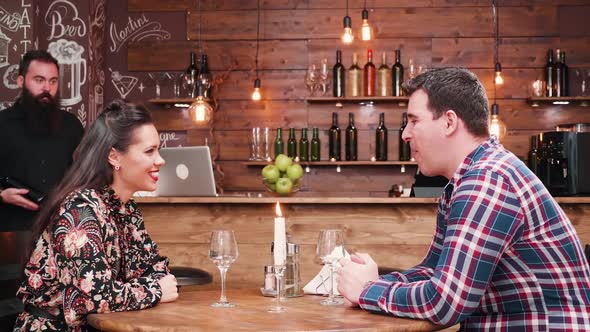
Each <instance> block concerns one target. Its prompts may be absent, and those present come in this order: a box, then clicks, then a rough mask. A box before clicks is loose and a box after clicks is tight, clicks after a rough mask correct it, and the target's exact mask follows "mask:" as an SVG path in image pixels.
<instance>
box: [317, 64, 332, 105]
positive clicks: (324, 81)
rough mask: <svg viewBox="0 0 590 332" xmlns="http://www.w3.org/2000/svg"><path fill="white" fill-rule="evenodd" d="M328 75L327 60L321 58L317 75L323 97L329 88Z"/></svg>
mask: <svg viewBox="0 0 590 332" xmlns="http://www.w3.org/2000/svg"><path fill="white" fill-rule="evenodd" d="M330 73H331V72H330V69H329V68H328V59H326V58H323V59H322V64H321V66H320V75H319V85H320V87H321V88H322V96H325V95H326V93H328V90H329V88H330Z"/></svg>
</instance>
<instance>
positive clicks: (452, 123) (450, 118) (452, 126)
mask: <svg viewBox="0 0 590 332" xmlns="http://www.w3.org/2000/svg"><path fill="white" fill-rule="evenodd" d="M443 116H444V118H445V125H446V129H445V133H446V134H447V135H449V136H450V135H452V134H453V133H454V132H456V131H457V129H459V121H460V120H459V117H458V116H457V113H455V111H453V110H448V111H446V112H445V114H444V115H443Z"/></svg>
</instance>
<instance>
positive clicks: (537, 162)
mask: <svg viewBox="0 0 590 332" xmlns="http://www.w3.org/2000/svg"><path fill="white" fill-rule="evenodd" d="M528 166H529V169H530V170H531V171H533V173H535V174H536V175H537V176H541V174H540V173H541V172H540V170H541V168H540V166H541V154H540V153H539V136H537V135H534V136H531V150H530V151H529V160H528Z"/></svg>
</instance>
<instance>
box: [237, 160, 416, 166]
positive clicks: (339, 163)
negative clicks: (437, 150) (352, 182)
mask: <svg viewBox="0 0 590 332" xmlns="http://www.w3.org/2000/svg"><path fill="white" fill-rule="evenodd" d="M270 163H271V161H244V162H242V165H246V166H266V165H268V164H270ZM299 164H301V165H302V166H401V165H408V166H415V165H418V164H417V163H416V162H415V161H399V160H388V161H370V160H362V161H361V160H358V161H328V160H325V161H300V162H299Z"/></svg>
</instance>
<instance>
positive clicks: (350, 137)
mask: <svg viewBox="0 0 590 332" xmlns="http://www.w3.org/2000/svg"><path fill="white" fill-rule="evenodd" d="M344 144H345V154H344V157H345V158H346V160H348V161H351V160H358V152H357V151H358V149H357V146H358V134H357V130H356V127H355V126H354V114H352V113H348V127H346V139H345V143H344Z"/></svg>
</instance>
